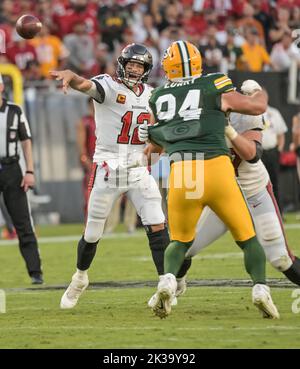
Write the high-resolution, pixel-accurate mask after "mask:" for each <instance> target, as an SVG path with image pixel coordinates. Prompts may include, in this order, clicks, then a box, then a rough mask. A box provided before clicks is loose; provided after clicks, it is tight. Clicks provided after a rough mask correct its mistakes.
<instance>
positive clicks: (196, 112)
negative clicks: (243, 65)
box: [148, 41, 279, 318]
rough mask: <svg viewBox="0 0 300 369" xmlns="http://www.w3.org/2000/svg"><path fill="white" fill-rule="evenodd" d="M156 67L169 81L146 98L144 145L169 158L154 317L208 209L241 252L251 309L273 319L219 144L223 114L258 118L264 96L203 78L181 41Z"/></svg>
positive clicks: (261, 260)
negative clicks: (164, 240)
mask: <svg viewBox="0 0 300 369" xmlns="http://www.w3.org/2000/svg"><path fill="white" fill-rule="evenodd" d="M162 65H163V69H164V71H165V73H166V77H167V79H168V82H167V83H166V84H165V85H164V86H162V87H159V88H157V89H155V90H154V91H153V93H152V95H151V98H150V107H151V110H152V113H153V114H152V117H151V123H153V125H152V126H149V127H148V131H149V138H150V140H151V142H153V143H154V144H155V145H156V146H158V147H161V148H162V149H163V150H165V151H166V152H167V153H168V154H169V156H171V163H172V164H171V173H170V178H169V193H168V216H169V229H170V234H171V240H172V241H171V243H170V245H169V246H168V247H167V249H166V251H165V263H164V271H165V273H166V274H165V275H164V276H162V277H161V279H160V281H159V283H158V287H157V300H156V302H155V304H154V306H153V311H154V313H155V314H156V315H157V316H159V317H161V318H164V317H166V316H167V315H169V314H170V312H171V303H172V301H173V299H174V296H175V293H176V288H177V281H176V275H177V273H178V271H179V270H180V268H181V265H182V263H183V261H184V259H185V254H186V252H187V251H188V249H189V248H190V246H191V245H192V244H193V241H194V239H195V233H196V225H197V222H198V220H199V218H200V216H201V213H202V211H203V208H204V207H205V206H209V207H210V208H211V209H213V210H214V211H215V212H216V213H217V214H218V216H219V217H220V218H221V219H222V221H223V222H224V223H225V224H226V225H227V227H228V228H229V230H230V231H231V233H232V235H233V237H234V239H235V241H236V243H237V244H238V245H239V247H240V248H241V249H242V250H243V252H244V261H245V267H246V270H247V272H248V273H249V274H250V276H251V279H252V281H253V285H254V286H253V289H252V300H253V303H254V304H255V305H256V306H257V307H258V308H259V310H260V311H261V312H262V313H263V315H264V316H265V317H268V318H279V313H278V311H277V308H276V306H275V305H274V304H273V301H272V298H271V295H270V289H269V287H268V286H267V285H266V278H265V260H266V259H265V254H264V251H263V249H262V247H261V245H260V244H259V242H258V240H257V238H256V234H255V231H254V227H253V223H252V219H251V215H250V212H249V210H248V207H247V204H246V202H245V200H244V198H243V195H242V193H241V190H240V188H239V186H238V184H237V182H236V179H235V173H234V168H233V166H232V164H231V160H230V154H229V149H228V147H227V145H226V141H225V126H226V113H228V112H229V111H237V112H240V113H243V114H252V115H259V114H262V113H263V112H264V111H265V110H266V107H267V97H266V94H265V93H264V92H262V91H255V93H254V94H253V95H252V96H244V95H242V94H240V93H238V92H236V91H234V87H233V85H232V82H231V80H230V79H229V78H228V77H227V76H225V75H223V74H220V73H216V74H210V75H207V76H203V75H202V59H201V55H200V53H199V50H198V49H197V48H196V47H195V46H194V45H192V44H191V43H189V42H186V41H176V42H174V43H172V44H171V46H170V47H169V48H168V49H167V50H166V52H165V55H164V58H163V61H162ZM154 123H155V124H154ZM153 150H156V147H154V148H153ZM187 153H189V154H190V155H188V160H186V157H187V155H186V154H187ZM174 154H176V155H174ZM191 159H192V160H191ZM199 171H200V173H201V174H202V175H200V178H202V180H203V183H202V188H200V190H199V188H197V187H198V184H199V183H198V181H197V180H196V181H194V185H193V186H191V181H189V180H187V177H188V175H190V177H192V178H197V177H198V173H199ZM201 171H202V172H201ZM197 172H198V173H197ZM186 174H188V175H186ZM179 179H181V185H180V186H179V185H178V180H179ZM191 191H193V195H194V196H191ZM195 195H197V196H195ZM228 204H230V206H228Z"/></svg>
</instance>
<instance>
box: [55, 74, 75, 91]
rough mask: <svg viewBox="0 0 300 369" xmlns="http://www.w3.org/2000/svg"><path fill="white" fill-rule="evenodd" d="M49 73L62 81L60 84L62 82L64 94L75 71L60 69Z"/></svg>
mask: <svg viewBox="0 0 300 369" xmlns="http://www.w3.org/2000/svg"><path fill="white" fill-rule="evenodd" d="M50 75H51V76H52V77H54V78H55V79H56V80H57V81H62V84H63V92H64V94H66V93H67V92H68V88H69V85H70V82H71V81H72V79H73V78H74V75H75V73H74V72H72V71H71V70H69V69H66V70H61V71H58V70H52V71H51V72H50Z"/></svg>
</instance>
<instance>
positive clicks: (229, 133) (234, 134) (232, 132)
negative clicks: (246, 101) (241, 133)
mask: <svg viewBox="0 0 300 369" xmlns="http://www.w3.org/2000/svg"><path fill="white" fill-rule="evenodd" d="M225 135H226V136H227V137H228V138H229V140H230V141H232V140H234V139H235V138H236V137H237V135H238V133H237V131H236V130H235V129H234V128H233V127H232V126H226V127H225Z"/></svg>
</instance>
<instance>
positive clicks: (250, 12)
mask: <svg viewBox="0 0 300 369" xmlns="http://www.w3.org/2000/svg"><path fill="white" fill-rule="evenodd" d="M254 14H255V10H254V8H253V6H252V5H251V4H249V3H245V4H244V8H243V16H242V18H241V19H240V20H239V21H238V22H237V25H238V27H239V28H241V29H242V30H243V31H244V33H245V31H246V29H249V28H251V29H255V30H256V33H257V36H258V37H257V39H258V43H260V44H261V45H264V44H265V32H264V28H263V26H262V24H261V23H260V22H259V21H258V20H256V19H255V18H254Z"/></svg>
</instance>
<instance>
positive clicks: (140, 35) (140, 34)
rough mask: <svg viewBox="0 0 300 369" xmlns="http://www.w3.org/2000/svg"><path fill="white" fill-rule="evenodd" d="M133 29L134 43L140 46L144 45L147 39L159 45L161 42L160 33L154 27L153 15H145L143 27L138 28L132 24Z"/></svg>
mask: <svg viewBox="0 0 300 369" xmlns="http://www.w3.org/2000/svg"><path fill="white" fill-rule="evenodd" d="M131 29H132V31H133V34H134V41H135V42H136V43H139V44H143V43H144V42H145V40H146V39H148V38H150V39H152V41H153V42H154V43H155V44H157V43H158V41H159V33H158V30H157V29H156V27H155V26H154V22H153V17H152V15H151V14H145V15H144V16H143V24H142V26H136V25H135V24H132V26H131Z"/></svg>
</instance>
